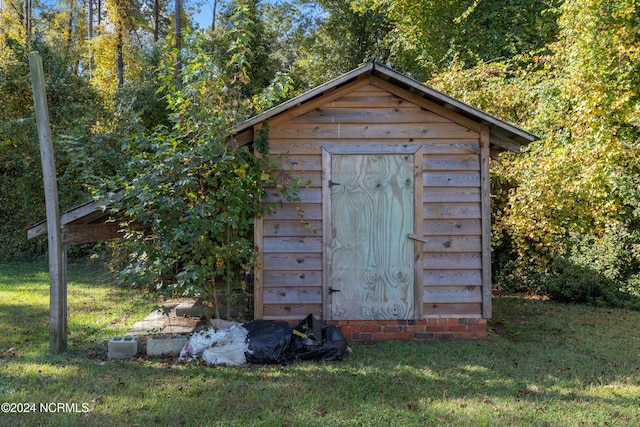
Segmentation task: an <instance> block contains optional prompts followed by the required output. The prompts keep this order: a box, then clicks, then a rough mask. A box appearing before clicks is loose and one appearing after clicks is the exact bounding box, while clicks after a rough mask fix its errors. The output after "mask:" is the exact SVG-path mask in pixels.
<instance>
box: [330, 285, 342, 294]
mask: <svg viewBox="0 0 640 427" xmlns="http://www.w3.org/2000/svg"><path fill="white" fill-rule="evenodd" d="M334 292H340V289H334V288H333V287H332V286H329V295H331V294H332V293H334Z"/></svg>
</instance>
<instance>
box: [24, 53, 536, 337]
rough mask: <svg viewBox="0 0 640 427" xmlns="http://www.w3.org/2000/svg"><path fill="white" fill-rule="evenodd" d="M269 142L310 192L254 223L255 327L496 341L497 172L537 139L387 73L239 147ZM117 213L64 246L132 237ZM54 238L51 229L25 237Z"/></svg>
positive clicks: (67, 238)
mask: <svg viewBox="0 0 640 427" xmlns="http://www.w3.org/2000/svg"><path fill="white" fill-rule="evenodd" d="M259 130H263V131H268V136H269V154H268V155H269V156H272V158H273V161H274V162H275V164H277V165H279V166H278V168H277V169H278V170H275V171H273V172H272V173H274V174H276V176H278V177H279V178H281V179H283V180H287V179H291V178H301V179H302V181H305V182H307V181H308V182H309V183H310V184H309V186H308V187H306V188H303V189H302V190H301V191H300V199H301V200H300V201H296V202H291V201H286V200H280V197H281V196H279V195H278V194H276V192H275V191H274V189H267V196H266V197H265V199H264V200H263V212H262V215H259V216H257V217H256V218H255V233H254V239H255V246H256V249H257V251H258V253H259V263H258V265H257V267H256V270H255V287H254V316H255V318H256V319H272V320H284V321H290V322H291V323H294V324H296V323H298V321H300V320H301V319H303V318H304V317H306V316H307V315H308V314H310V313H311V314H313V315H314V316H315V317H316V318H317V319H320V320H322V321H323V322H324V323H327V324H335V325H338V326H340V327H341V329H342V332H343V333H344V335H345V336H346V337H347V338H348V339H352V340H356V341H367V340H377V339H412V338H419V339H422V338H440V337H442V338H469V339H474V338H483V337H485V336H486V325H487V323H486V322H487V319H488V318H490V317H491V239H490V233H491V211H490V183H489V162H490V158H491V157H495V156H496V155H497V154H498V153H499V152H501V151H505V150H511V151H516V152H518V151H519V150H520V147H521V146H522V145H524V144H528V143H530V142H532V141H535V140H536V139H537V137H536V136H535V135H533V134H531V133H528V132H526V131H524V130H522V129H519V128H518V127H515V126H513V125H510V124H508V123H505V122H503V121H501V120H499V119H497V118H495V117H492V116H490V115H488V114H486V113H484V112H482V111H479V110H477V109H475V108H472V107H470V106H468V105H466V104H464V103H462V102H460V101H457V100H455V99H453V98H451V97H448V96H446V95H444V94H442V93H441V92H438V91H436V90H434V89H432V88H430V87H427V86H425V85H423V84H421V83H419V82H417V81H415V80H413V79H411V78H409V77H407V76H405V75H402V74H400V73H398V72H396V71H394V70H392V69H390V68H388V67H386V66H384V65H381V64H378V63H368V64H365V65H363V66H361V67H360V68H357V69H355V70H353V71H351V72H350V73H347V74H345V75H343V76H341V77H339V78H337V79H335V80H332V81H331V82H328V83H326V84H324V85H322V86H319V87H317V88H315V89H313V90H310V91H309V92H307V93H305V94H303V95H301V96H298V97H296V98H294V99H292V100H290V101H287V102H285V103H283V104H280V105H279V106H277V107H275V108H272V109H271V110H269V111H266V112H265V113H263V114H260V115H258V116H256V117H254V118H252V119H250V120H248V121H246V122H244V123H242V124H241V125H239V126H238V127H236V129H234V135H233V137H234V139H235V141H236V142H237V143H238V144H243V145H244V144H252V143H253V142H254V139H255V138H257V136H258V135H259V134H260V133H259V132H258V131H259ZM118 197H121V194H116V198H118ZM109 203H110V202H108V201H95V202H90V203H87V204H85V205H81V206H78V207H76V208H74V209H72V210H70V211H68V212H65V213H64V214H62V216H61V217H60V224H61V227H62V240H63V244H64V245H65V247H66V245H68V244H74V243H82V242H89V241H97V240H104V239H111V238H117V237H119V236H121V234H120V230H119V228H118V227H117V226H116V225H114V224H113V223H109V222H108V221H109V216H110V214H109V212H108V210H105V209H104V206H105V205H108V204H109ZM272 207H275V210H274V211H272V209H271V208H272ZM46 232H47V226H46V222H44V221H43V222H41V223H38V224H35V225H34V226H32V227H30V228H29V229H28V236H29V238H33V237H36V236H39V235H42V234H45V233H46Z"/></svg>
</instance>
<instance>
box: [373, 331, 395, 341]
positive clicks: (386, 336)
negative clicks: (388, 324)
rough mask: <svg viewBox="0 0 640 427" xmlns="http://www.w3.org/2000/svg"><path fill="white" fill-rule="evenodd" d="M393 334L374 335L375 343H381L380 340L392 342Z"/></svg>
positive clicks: (380, 333) (381, 333)
mask: <svg viewBox="0 0 640 427" xmlns="http://www.w3.org/2000/svg"><path fill="white" fill-rule="evenodd" d="M393 338H394V337H393V334H392V333H390V332H376V333H374V334H373V340H374V341H379V340H390V339H393Z"/></svg>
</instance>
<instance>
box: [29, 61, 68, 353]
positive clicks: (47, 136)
mask: <svg viewBox="0 0 640 427" xmlns="http://www.w3.org/2000/svg"><path fill="white" fill-rule="evenodd" d="M29 69H30V70H31V87H32V90H33V106H34V108H35V114H36V122H37V124H38V137H39V139H40V156H41V159H42V178H43V180H44V197H45V204H46V209H47V236H48V238H47V240H48V244H49V316H50V318H49V351H50V352H59V351H62V350H64V349H65V348H66V346H67V304H66V301H67V283H66V280H65V277H64V266H63V260H64V257H63V254H62V232H61V229H60V210H59V206H58V184H57V182H56V165H55V162H54V157H53V143H52V140H51V127H50V126H49V111H48V109H47V95H46V92H45V87H44V73H43V71H42V58H41V57H40V54H39V53H38V52H31V53H30V54H29Z"/></svg>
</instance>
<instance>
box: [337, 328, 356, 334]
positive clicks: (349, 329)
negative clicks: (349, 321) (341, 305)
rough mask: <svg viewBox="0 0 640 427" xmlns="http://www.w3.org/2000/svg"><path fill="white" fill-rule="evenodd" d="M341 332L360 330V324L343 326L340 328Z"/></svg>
mask: <svg viewBox="0 0 640 427" xmlns="http://www.w3.org/2000/svg"><path fill="white" fill-rule="evenodd" d="M340 330H341V331H342V333H343V334H344V333H351V332H361V327H360V326H343V327H341V328H340Z"/></svg>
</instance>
